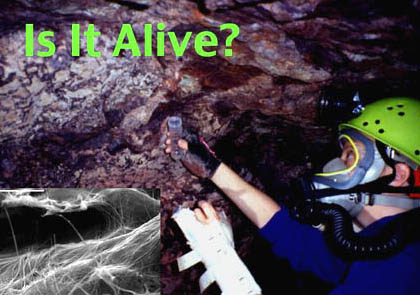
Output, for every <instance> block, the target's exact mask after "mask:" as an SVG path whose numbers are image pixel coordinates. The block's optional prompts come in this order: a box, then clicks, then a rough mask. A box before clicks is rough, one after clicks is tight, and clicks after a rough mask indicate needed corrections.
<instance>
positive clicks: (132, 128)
mask: <svg viewBox="0 0 420 295" xmlns="http://www.w3.org/2000/svg"><path fill="white" fill-rule="evenodd" d="M418 10H419V6H418V3H417V1H399V2H398V3H392V4H386V3H384V1H358V0H347V1H325V0H308V1H304V0H286V1H267V0H265V1H256V0H194V1H193V0H191V1H188V0H179V1H171V0H156V1H152V0H112V1H111V0H110V1H106V0H94V1H87V0H73V1H61V0H58V1H52V0H51V1H35V0H16V1H5V2H3V3H2V4H0V19H1V21H0V36H1V37H0V187H25V186H32V187H48V186H50V187H122V186H127V187H159V188H161V190H162V208H163V211H162V212H163V215H162V234H163V240H162V259H163V260H162V273H163V283H164V286H163V292H164V293H166V294H186V293H191V292H193V291H192V290H194V292H195V291H196V290H197V286H196V284H189V285H188V288H191V289H185V288H186V287H185V286H182V284H183V283H184V282H185V281H186V280H187V278H188V281H189V280H194V279H196V278H197V277H198V273H199V271H198V270H197V269H194V270H192V271H188V272H185V273H182V274H179V273H178V272H177V270H176V268H175V267H174V264H173V262H174V259H175V258H176V257H177V256H178V255H180V254H181V252H185V251H186V248H185V246H184V240H183V238H182V236H181V235H180V232H178V231H177V229H176V226H175V225H174V224H173V223H171V222H170V221H169V220H168V219H169V217H170V214H171V212H172V209H173V208H174V207H175V206H177V205H180V204H182V203H184V204H185V203H187V204H189V205H191V206H192V205H194V202H195V201H196V200H197V199H202V198H213V199H214V200H216V205H218V206H222V207H224V208H225V209H226V210H227V211H228V213H229V215H230V216H231V217H232V222H233V224H234V232H235V233H238V234H237V236H236V238H237V243H238V245H240V248H239V252H240V254H241V255H242V256H243V255H245V254H246V253H248V252H249V247H248V246H249V245H250V243H251V240H252V237H253V236H254V233H253V232H252V230H250V229H249V223H247V222H246V221H244V218H243V217H242V216H241V215H240V214H239V213H238V212H237V211H236V209H234V208H231V205H230V203H228V202H227V201H225V200H224V199H222V197H221V196H220V194H219V192H217V191H215V190H214V188H213V187H212V186H211V185H209V184H208V183H207V182H203V181H199V180H198V179H196V178H194V177H192V176H191V175H189V174H188V172H186V170H185V169H184V168H183V167H182V165H180V164H179V163H175V162H173V161H171V159H170V158H169V157H167V156H166V155H165V154H164V153H163V149H162V138H161V134H160V128H161V123H162V121H163V119H164V118H166V117H167V116H169V115H172V114H178V115H181V116H182V117H183V119H184V124H185V125H187V126H189V127H190V128H191V129H193V130H199V131H200V132H201V133H202V134H203V135H204V137H205V138H206V139H208V140H209V141H210V143H211V144H213V145H214V146H215V149H216V151H217V152H218V154H219V156H220V158H221V159H222V160H224V161H226V162H228V163H229V164H231V165H232V166H233V167H235V169H237V170H238V171H239V172H240V173H241V174H242V175H243V176H244V177H245V178H246V179H247V180H249V181H251V182H252V183H254V184H256V185H257V186H259V187H261V188H263V183H262V182H261V181H262V180H263V179H262V176H261V175H262V174H261V171H262V170H264V169H265V171H267V169H266V168H267V165H270V166H274V169H275V170H276V171H280V172H279V174H280V175H282V177H283V178H284V179H287V178H289V177H293V176H296V175H298V174H300V173H302V172H304V171H306V170H307V169H308V168H309V167H310V163H311V162H318V161H320V159H318V158H317V157H319V153H318V152H319V151H321V150H323V148H324V147H325V145H326V144H327V143H329V142H330V139H331V134H330V133H331V132H330V129H327V128H323V127H319V126H318V124H317V121H316V118H317V109H316V106H317V102H318V99H319V97H320V94H321V90H322V89H323V88H324V87H327V86H330V87H331V86H333V87H335V88H339V89H352V90H355V89H358V90H361V92H362V94H363V95H364V97H366V98H367V99H368V100H370V99H375V98H377V97H381V96H384V95H413V94H416V91H417V81H418V78H419V74H418V70H419V67H420V59H419V58H418V52H419V50H418V49H419V47H418V42H417V40H418V37H419V32H420V31H419V23H418V20H417V18H418ZM158 22H163V23H165V25H166V28H167V29H168V30H171V31H174V32H176V33H177V35H178V36H183V35H184V34H185V32H187V31H191V32H193V33H194V34H196V33H198V32H200V31H203V30H211V31H213V32H214V33H215V34H217V35H218V37H219V40H220V42H219V47H218V54H217V56H215V57H212V58H203V57H199V56H198V55H197V54H196V53H195V52H194V48H193V46H192V43H191V42H190V44H189V46H188V48H187V50H186V53H185V54H184V56H183V57H176V56H175V55H174V53H173V52H172V50H171V47H170V46H169V41H168V40H166V42H167V43H166V45H167V46H166V51H165V56H164V57H143V56H142V57H133V56H131V54H130V52H129V51H126V52H124V54H122V55H121V56H120V57H118V58H117V57H112V50H113V47H114V45H115V42H116V40H117V37H118V34H119V31H120V27H121V24H122V23H129V24H132V26H133V28H134V31H135V34H136V36H137V38H138V40H139V44H140V48H143V47H144V44H143V41H142V39H143V38H142V37H143V34H144V31H143V25H144V24H145V23H152V24H153V25H156V24H157V23H158ZM226 22H233V23H236V24H237V25H238V26H239V27H240V29H241V32H240V35H239V36H238V37H237V38H236V39H235V41H234V43H233V51H234V56H233V57H230V58H229V57H225V56H223V54H222V53H223V52H224V45H223V44H224V39H225V38H226V37H227V32H226V31H224V32H220V30H219V26H220V24H222V23H226ZM26 23H33V24H34V27H35V33H38V32H39V31H40V30H46V29H50V30H52V31H54V32H55V37H54V40H55V42H56V44H57V51H56V53H55V55H54V56H53V57H50V58H41V57H25V48H24V44H25V30H24V28H25V24H26ZM72 23H80V24H81V29H82V30H84V29H86V28H87V24H88V23H93V24H95V26H96V29H97V30H99V31H100V32H101V33H102V35H101V36H100V37H99V39H98V40H99V41H98V42H97V44H96V48H97V50H100V51H101V52H102V56H101V57H99V58H93V57H90V56H88V55H87V53H86V50H82V55H81V56H80V57H72V56H71V51H70V50H71V49H70V48H71V47H70V42H71V39H70V38H71V32H70V27H71V24H72ZM82 44H83V42H82ZM153 44H154V45H153V46H154V50H155V49H156V48H155V47H156V40H155V38H154V40H153ZM35 49H37V48H35ZM261 167H262V168H261Z"/></svg>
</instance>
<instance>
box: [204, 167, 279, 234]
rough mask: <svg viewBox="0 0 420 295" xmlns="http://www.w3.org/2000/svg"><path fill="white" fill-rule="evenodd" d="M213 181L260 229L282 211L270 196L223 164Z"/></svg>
mask: <svg viewBox="0 0 420 295" xmlns="http://www.w3.org/2000/svg"><path fill="white" fill-rule="evenodd" d="M211 180H212V181H213V182H214V184H216V185H217V186H218V187H219V188H220V189H221V190H222V191H223V192H224V193H225V194H226V195H227V196H228V197H229V198H230V199H231V200H232V201H233V202H234V203H235V204H236V206H238V208H239V209H240V210H241V211H242V212H243V213H244V214H245V215H246V216H247V217H248V218H249V219H250V220H251V221H252V222H253V223H254V224H255V225H256V226H257V227H258V228H262V227H263V226H264V225H265V224H266V223H267V222H268V221H269V220H270V219H271V218H272V217H273V215H274V214H275V213H276V212H277V211H279V210H280V206H279V205H278V204H277V203H276V202H274V201H273V200H272V199H271V198H270V197H269V196H267V195H266V194H264V193H263V192H262V191H260V190H258V189H257V188H255V187H253V186H252V185H250V184H249V183H247V182H246V181H245V180H243V179H242V178H241V177H240V176H239V175H238V174H236V173H235V172H234V171H233V170H232V169H230V168H229V167H228V166H226V165H225V164H223V163H221V164H220V166H219V167H218V168H217V170H216V171H215V173H214V175H213V177H212V178H211Z"/></svg>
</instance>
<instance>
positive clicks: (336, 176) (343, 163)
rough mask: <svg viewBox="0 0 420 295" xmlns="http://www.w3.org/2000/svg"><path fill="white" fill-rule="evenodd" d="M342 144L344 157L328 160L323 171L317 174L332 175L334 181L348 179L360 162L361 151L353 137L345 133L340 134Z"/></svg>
mask: <svg viewBox="0 0 420 295" xmlns="http://www.w3.org/2000/svg"><path fill="white" fill-rule="evenodd" d="M340 146H341V148H342V149H343V152H342V158H336V159H333V160H331V161H330V162H328V163H327V164H326V165H325V166H324V168H323V173H319V174H316V175H317V176H324V177H331V178H333V180H334V182H338V181H340V182H341V181H346V180H348V178H349V176H350V173H351V171H353V170H354V168H356V166H357V163H358V162H359V151H358V149H357V146H356V144H355V143H354V141H353V140H352V139H351V137H350V136H348V135H345V134H343V135H341V136H340Z"/></svg>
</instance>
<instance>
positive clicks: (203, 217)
mask: <svg viewBox="0 0 420 295" xmlns="http://www.w3.org/2000/svg"><path fill="white" fill-rule="evenodd" d="M198 206H199V207H200V208H196V209H194V213H195V217H196V218H197V219H198V221H200V222H201V223H204V224H210V223H211V222H213V221H215V220H216V221H219V220H220V217H219V215H218V214H217V212H216V209H214V207H213V205H212V204H211V203H209V202H207V201H200V202H198Z"/></svg>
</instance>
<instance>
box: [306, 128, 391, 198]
mask: <svg viewBox="0 0 420 295" xmlns="http://www.w3.org/2000/svg"><path fill="white" fill-rule="evenodd" d="M342 133H343V134H342V135H341V137H342V138H345V139H347V140H348V141H349V142H350V144H351V146H352V148H353V152H354V161H353V164H352V165H351V166H350V167H347V165H346V164H345V163H344V161H343V160H341V159H340V158H335V159H333V160H331V161H329V162H328V163H327V164H326V165H325V166H324V168H323V173H318V174H315V176H314V177H313V178H312V180H313V182H315V183H320V184H323V185H325V186H327V187H332V188H336V189H340V190H345V189H350V188H353V187H355V186H356V185H359V184H364V183H368V182H371V181H374V180H376V179H378V178H379V176H380V175H381V173H382V171H383V169H384V167H385V162H384V161H383V159H382V157H381V155H380V153H379V151H378V149H377V147H376V145H375V143H374V142H373V141H371V140H370V139H368V138H367V137H365V136H363V135H362V134H360V133H358V132H356V131H355V130H344V131H343V132H342ZM352 138H355V139H357V140H359V141H360V142H361V144H363V145H364V147H365V153H364V155H363V156H361V153H360V151H359V150H358V149H357V146H356V144H355V143H354V142H353V140H352Z"/></svg>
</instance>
